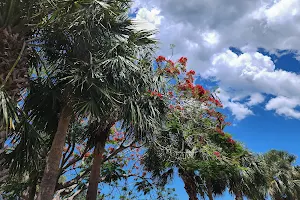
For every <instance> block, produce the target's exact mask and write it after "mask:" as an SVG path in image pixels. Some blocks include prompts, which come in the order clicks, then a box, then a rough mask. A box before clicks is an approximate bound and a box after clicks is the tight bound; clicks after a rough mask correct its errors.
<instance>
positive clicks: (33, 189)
mask: <svg viewBox="0 0 300 200" xmlns="http://www.w3.org/2000/svg"><path fill="white" fill-rule="evenodd" d="M36 174H38V173H37V172H33V173H31V174H30V180H32V183H31V184H30V186H29V190H28V200H34V198H35V194H36V186H37V182H38V177H37V175H36Z"/></svg>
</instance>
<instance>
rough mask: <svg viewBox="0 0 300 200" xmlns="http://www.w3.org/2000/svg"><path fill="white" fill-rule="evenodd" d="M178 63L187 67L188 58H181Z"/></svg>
mask: <svg viewBox="0 0 300 200" xmlns="http://www.w3.org/2000/svg"><path fill="white" fill-rule="evenodd" d="M178 62H179V63H180V64H182V65H184V66H186V62H187V58H186V57H181V58H180V59H179V60H178Z"/></svg>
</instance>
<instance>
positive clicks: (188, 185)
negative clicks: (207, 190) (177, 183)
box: [179, 169, 198, 200]
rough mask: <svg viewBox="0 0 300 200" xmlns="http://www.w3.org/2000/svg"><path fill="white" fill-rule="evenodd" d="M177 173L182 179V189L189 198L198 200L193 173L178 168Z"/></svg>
mask: <svg viewBox="0 0 300 200" xmlns="http://www.w3.org/2000/svg"><path fill="white" fill-rule="evenodd" d="M179 175H180V177H181V178H182V180H183V183H184V189H185V191H186V193H187V194H188V196H189V200H198V197H197V194H198V193H197V186H196V185H195V180H194V178H193V174H192V173H190V172H187V171H184V170H182V169H180V170H179Z"/></svg>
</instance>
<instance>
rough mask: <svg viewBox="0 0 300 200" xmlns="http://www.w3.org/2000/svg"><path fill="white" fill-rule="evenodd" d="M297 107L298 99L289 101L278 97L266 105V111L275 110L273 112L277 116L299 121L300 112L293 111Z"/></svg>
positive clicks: (299, 100)
mask: <svg viewBox="0 0 300 200" xmlns="http://www.w3.org/2000/svg"><path fill="white" fill-rule="evenodd" d="M297 106H300V99H296V98H292V99H291V98H287V97H283V96H278V97H275V98H273V99H271V100H270V101H269V102H268V103H267V105H266V109H267V110H275V112H276V113H277V114H279V115H284V116H286V117H292V118H296V119H300V112H299V111H297V110H295V108H296V107H297Z"/></svg>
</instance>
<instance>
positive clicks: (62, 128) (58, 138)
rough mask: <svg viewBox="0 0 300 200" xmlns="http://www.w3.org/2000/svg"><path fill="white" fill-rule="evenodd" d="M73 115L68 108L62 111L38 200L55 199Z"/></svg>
mask: <svg viewBox="0 0 300 200" xmlns="http://www.w3.org/2000/svg"><path fill="white" fill-rule="evenodd" d="M71 113H72V110H71V108H70V107H68V106H65V107H64V108H63V109H62V111H61V114H60V118H59V122H58V127H57V131H56V134H55V136H54V139H53V142H52V146H51V149H50V151H49V154H48V157H47V161H46V167H45V171H44V174H43V178H42V182H41V185H40V188H39V194H38V197H37V199H38V200H52V198H53V195H54V190H55V186H56V182H57V177H58V175H59V164H60V160H61V158H62V152H63V147H64V145H65V142H66V136H67V132H68V127H69V125H70V121H71Z"/></svg>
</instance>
